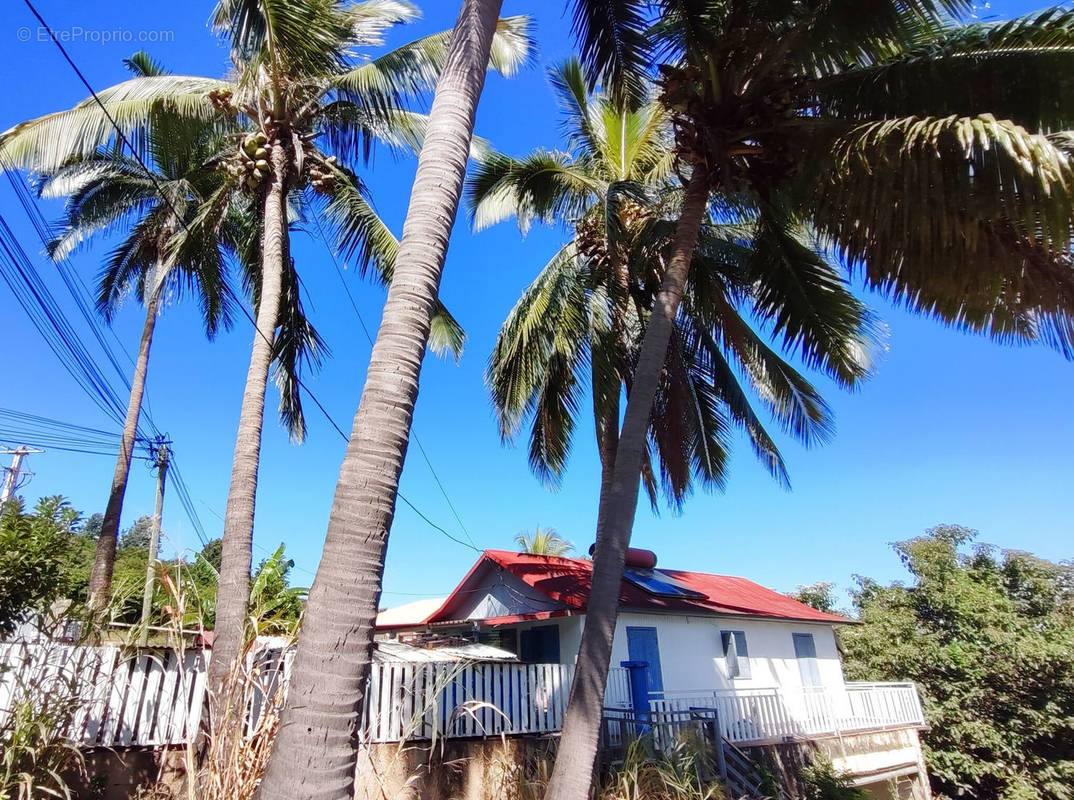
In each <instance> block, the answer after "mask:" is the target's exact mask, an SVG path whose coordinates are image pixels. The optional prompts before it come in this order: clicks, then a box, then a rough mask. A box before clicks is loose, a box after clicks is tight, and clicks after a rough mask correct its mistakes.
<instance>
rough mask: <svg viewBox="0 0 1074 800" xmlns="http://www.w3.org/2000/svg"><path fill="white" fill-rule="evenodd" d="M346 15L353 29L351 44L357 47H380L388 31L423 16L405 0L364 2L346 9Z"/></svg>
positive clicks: (365, 0)
mask: <svg viewBox="0 0 1074 800" xmlns="http://www.w3.org/2000/svg"><path fill="white" fill-rule="evenodd" d="M345 13H346V15H347V21H348V23H349V24H350V27H351V43H352V44H353V45H354V46H356V47H380V46H382V45H383V44H384V34H385V33H386V32H387V31H388V30H390V29H391V28H393V27H395V26H396V25H404V24H406V23H408V22H414V21H415V20H416V19H418V18H419V17H420V16H421V10H420V9H418V7H417V6H416V5H414V4H413V3H409V2H404V0H364V2H361V3H355V4H354V5H352V6H349V7H348V8H346V10H345Z"/></svg>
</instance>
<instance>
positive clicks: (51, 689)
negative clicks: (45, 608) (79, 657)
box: [0, 614, 89, 800]
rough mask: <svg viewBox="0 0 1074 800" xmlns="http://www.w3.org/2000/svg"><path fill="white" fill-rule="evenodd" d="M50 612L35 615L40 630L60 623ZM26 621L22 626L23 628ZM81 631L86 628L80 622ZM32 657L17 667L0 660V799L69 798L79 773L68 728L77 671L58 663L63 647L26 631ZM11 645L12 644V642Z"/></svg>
mask: <svg viewBox="0 0 1074 800" xmlns="http://www.w3.org/2000/svg"><path fill="white" fill-rule="evenodd" d="M61 622H62V621H61V620H58V619H56V618H54V617H52V616H50V615H46V614H43V615H41V616H40V617H38V618H37V627H38V628H40V630H42V631H51V630H55V629H56V628H57V627H58V626H59V625H60V624H61ZM30 627H32V626H30V625H27V626H26V627H25V628H24V630H26V629H28V628H30ZM80 630H82V631H83V632H87V631H88V630H89V627H88V626H86V625H83V626H81V628H80ZM32 639H33V640H32V643H31V644H32V646H33V647H34V652H33V655H34V660H33V662H27V663H26V664H25V665H24V666H23V667H17V668H10V667H4V666H3V665H0V670H3V671H4V672H3V674H0V679H3V684H4V689H3V692H2V694H0V697H2V698H3V704H2V706H0V798H2V800H31V798H42V797H62V798H71V797H72V789H71V787H70V786H69V785H68V782H67V781H68V779H69V778H71V777H74V776H77V775H79V774H81V775H84V774H85V760H84V759H83V757H82V753H81V751H80V750H79V747H78V743H77V742H75V741H74V740H72V739H71V736H70V731H71V730H72V728H73V727H74V722H75V719H76V717H77V715H78V713H79V711H80V710H81V709H82V702H81V697H82V687H81V686H80V676H79V673H78V670H77V669H75V668H73V667H72V666H71V665H70V664H61V663H60V662H61V659H62V655H63V653H64V652H66V648H64V649H63V650H61V647H63V645H59V644H56V643H55V642H53V641H52V640H50V639H49V638H47V637H46V636H41V637H39V638H38V637H37V636H36V635H33V634H32ZM12 644H16V645H17V644H18V643H17V642H14V643H12Z"/></svg>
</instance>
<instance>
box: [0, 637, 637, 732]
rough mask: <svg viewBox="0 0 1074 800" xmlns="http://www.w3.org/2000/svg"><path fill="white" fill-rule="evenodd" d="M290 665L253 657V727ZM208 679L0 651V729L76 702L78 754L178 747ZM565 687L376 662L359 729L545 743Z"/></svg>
mask: <svg viewBox="0 0 1074 800" xmlns="http://www.w3.org/2000/svg"><path fill="white" fill-rule="evenodd" d="M290 655H291V654H290V653H289V654H287V655H286V656H284V657H283V658H282V660H281V654H280V652H279V651H275V652H272V651H269V652H265V653H263V654H262V655H261V656H259V657H258V659H257V665H256V666H257V669H256V674H257V676H258V679H257V682H258V683H259V684H264V687H263V691H256V690H255V692H254V695H253V696H252V697H250V699H249V701H248V709H249V714H250V722H251V723H253V722H254V721H256V719H257V717H258V715H259V714H260V713H261V710H262V708H263V706H264V703H265V700H266V697H267V696H272V695H274V694H275V693H276V687H277V685H278V681H279V680H284V681H286V680H287V673H289V671H290V669H289V668H290V663H291V659H290V657H289V656H290ZM205 669H206V660H205V658H204V656H203V654H202V652H201V651H196V650H191V651H187V652H186V653H185V654H182V655H180V654H179V653H178V652H176V651H175V650H164V649H141V650H137V651H133V650H130V649H125V648H121V647H118V646H114V645H107V646H101V647H88V646H74V645H63V644H57V643H52V642H48V641H43V640H39V641H36V642H16V643H6V644H0V726H2V725H3V722H4V720H5V718H6V715H7V714H8V713H10V710H11V709H12V707H13V706H14V704H15V703H17V702H18V701H20V700H22V699H24V698H26V697H28V696H37V697H46V696H49V695H51V696H52V697H53V698H56V697H59V698H61V699H63V698H67V699H69V700H73V701H75V702H77V704H78V706H79V710H78V712H77V714H76V715H75V718H74V721H73V722H72V724H71V727H70V729H69V730H68V731H67V734H68V736H69V737H70V738H71V739H73V740H74V741H77V742H80V743H81V744H83V745H84V746H87V747H92V746H97V747H123V746H152V745H165V744H171V745H174V744H182V743H184V742H186V741H188V739H189V737H191V736H193V735H194V734H195V733H196V732H197V729H198V725H199V723H200V721H201V714H202V712H203V707H204V704H205V678H206V675H205ZM573 677H574V667H573V666H571V665H566V664H514V663H487V662H478V663H474V662H458V661H456V662H432V663H430V662H417V663H411V662H391V661H385V662H374V663H373V664H372V666H371V670H370V678H369V692H368V699H367V703H366V706H365V709H366V710H365V719H364V721H363V726H362V729H363V731H364V732H365V738H366V741H369V742H394V741H400V740H407V739H415V740H423V739H424V740H428V739H433V738H439V737H447V738H454V737H467V736H498V735H500V734H544V733H553V732H556V731H559V730H560V729H561V728H562V726H563V714H564V712H565V710H566V706H567V700H568V698H569V696H570V687H571V681H572V680H573ZM31 693H32V694H31ZM606 704H608V705H609V706H612V707H626V706H628V705H629V691H628V686H627V678H626V671H625V670H622V669H619V668H616V669H613V670H612V673H611V675H610V677H609V685H608V693H607V699H606Z"/></svg>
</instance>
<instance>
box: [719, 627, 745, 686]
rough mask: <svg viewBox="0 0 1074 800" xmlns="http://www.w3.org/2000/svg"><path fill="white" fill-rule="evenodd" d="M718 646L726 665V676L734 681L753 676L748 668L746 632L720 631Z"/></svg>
mask: <svg viewBox="0 0 1074 800" xmlns="http://www.w3.org/2000/svg"><path fill="white" fill-rule="evenodd" d="M720 646H721V648H722V649H723V658H724V663H725V664H726V665H727V677H728V678H730V679H731V680H734V681H738V680H749V679H750V678H751V677H752V676H753V671H752V670H751V669H750V650H749V647H748V646H747V644H746V632H745V631H731V630H727V631H720ZM740 649H741V651H742V652H741V654H740V653H739V650H740Z"/></svg>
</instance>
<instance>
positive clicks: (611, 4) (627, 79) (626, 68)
mask: <svg viewBox="0 0 1074 800" xmlns="http://www.w3.org/2000/svg"><path fill="white" fill-rule="evenodd" d="M646 6H647V3H645V2H641V1H640V0H574V13H573V26H572V31H573V33H574V36H575V40H576V41H577V44H578V55H579V57H580V59H581V62H582V63H583V64H584V65H585V67H586V73H587V77H588V81H589V88H590V89H593V88H594V87H596V86H603V87H604V89H605V91H607V92H609V94H610V95H611V96H612V98H613V99H614V101H615V102H616V104H617V105H619V106H629V105H631V104H632V103H635V102H637V101H638V100H640V99H641V98H642V96H643V94H644V90H645V71H646V68H647V66H648V62H649V42H648V40H647V39H646V36H645V32H646V29H647V27H648V21H647V18H646Z"/></svg>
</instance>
